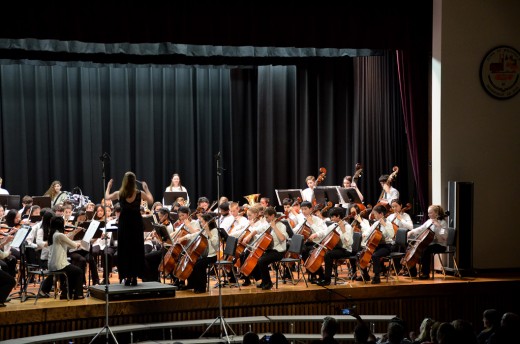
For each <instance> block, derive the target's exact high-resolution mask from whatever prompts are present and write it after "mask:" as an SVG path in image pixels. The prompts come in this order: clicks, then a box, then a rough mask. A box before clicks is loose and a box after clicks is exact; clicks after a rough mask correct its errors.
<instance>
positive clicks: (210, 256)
mask: <svg viewBox="0 0 520 344" xmlns="http://www.w3.org/2000/svg"><path fill="white" fill-rule="evenodd" d="M212 219H213V216H211V215H210V214H207V213H206V214H202V215H201V216H200V218H199V221H200V225H201V227H202V228H203V231H202V234H201V235H204V236H205V237H206V238H207V239H208V250H207V255H204V254H203V255H201V256H200V257H198V259H197V261H196V263H195V265H194V266H193V271H192V273H191V275H190V276H189V277H188V287H187V289H193V292H194V293H195V294H201V293H205V292H206V290H207V278H206V270H207V268H208V266H209V264H212V263H215V262H216V261H217V251H218V246H219V242H218V231H217V225H216V224H215V221H213V220H212ZM198 235H199V233H190V234H188V235H185V236H183V237H182V238H179V239H178V242H179V243H184V242H190V241H191V240H193V239H195V238H196V237H197V236H198ZM186 254H191V252H190V247H188V251H187V253H186Z"/></svg>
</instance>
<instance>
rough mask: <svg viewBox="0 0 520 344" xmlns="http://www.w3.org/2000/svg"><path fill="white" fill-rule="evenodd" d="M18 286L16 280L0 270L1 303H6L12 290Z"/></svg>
mask: <svg viewBox="0 0 520 344" xmlns="http://www.w3.org/2000/svg"><path fill="white" fill-rule="evenodd" d="M15 285H16V280H15V279H14V277H13V276H11V275H10V274H8V273H7V272H5V271H3V270H0V303H4V302H5V300H6V299H7V297H8V296H9V293H10V292H11V290H13V288H14V286H15Z"/></svg>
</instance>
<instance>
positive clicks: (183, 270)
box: [174, 218, 215, 280]
mask: <svg viewBox="0 0 520 344" xmlns="http://www.w3.org/2000/svg"><path fill="white" fill-rule="evenodd" d="M212 221H215V218H212V219H211V220H210V221H208V222H207V223H206V224H205V225H204V226H203V228H202V229H201V230H200V232H199V233H197V235H196V236H195V237H194V238H193V239H192V240H191V241H190V243H189V244H188V245H186V249H185V253H184V255H183V256H182V258H181V259H180V260H179V262H178V263H177V266H176V267H175V271H174V275H175V277H177V278H178V279H180V280H187V279H188V277H190V275H191V273H192V272H193V267H194V266H195V263H196V262H197V260H198V259H199V257H200V256H202V255H203V254H204V252H206V250H207V249H208V239H207V238H206V237H205V236H204V235H203V234H202V233H204V231H205V230H206V229H205V228H204V227H206V226H209V223H210V222H212Z"/></svg>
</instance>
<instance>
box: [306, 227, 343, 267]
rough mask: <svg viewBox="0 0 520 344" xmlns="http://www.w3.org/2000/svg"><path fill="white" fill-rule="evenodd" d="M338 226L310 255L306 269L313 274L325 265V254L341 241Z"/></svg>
mask: <svg viewBox="0 0 520 344" xmlns="http://www.w3.org/2000/svg"><path fill="white" fill-rule="evenodd" d="M338 227H339V224H336V226H335V227H334V228H332V230H331V231H330V232H329V233H328V234H327V235H326V236H325V237H324V238H323V239H322V240H321V241H320V243H319V244H318V245H317V246H316V247H315V248H314V249H313V250H312V251H311V252H310V253H309V257H308V258H307V260H306V261H305V269H306V270H307V271H310V272H311V273H315V272H316V271H318V269H319V268H320V267H321V265H322V264H323V260H324V259H325V253H327V251H330V250H332V249H333V248H334V247H336V245H337V244H338V243H339V241H340V236H339V234H338V232H336V228H338Z"/></svg>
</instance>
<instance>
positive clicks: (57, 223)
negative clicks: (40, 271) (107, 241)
mask: <svg viewBox="0 0 520 344" xmlns="http://www.w3.org/2000/svg"><path fill="white" fill-rule="evenodd" d="M64 224H65V223H64V221H63V218H62V217H56V216H54V217H53V218H52V219H51V224H50V233H49V270H51V271H65V273H66V274H67V278H68V281H69V298H71V299H75V300H76V299H82V298H83V286H82V274H83V272H82V271H81V269H80V268H78V267H77V266H74V265H72V264H70V263H69V262H68V261H67V250H68V249H69V248H79V246H80V244H79V243H75V242H74V241H72V240H70V239H69V238H67V236H66V235H65V234H63V232H64V230H65V227H64Z"/></svg>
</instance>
